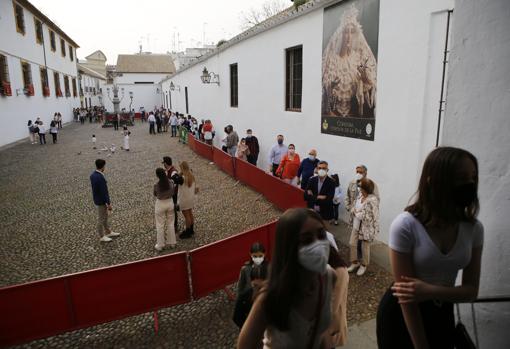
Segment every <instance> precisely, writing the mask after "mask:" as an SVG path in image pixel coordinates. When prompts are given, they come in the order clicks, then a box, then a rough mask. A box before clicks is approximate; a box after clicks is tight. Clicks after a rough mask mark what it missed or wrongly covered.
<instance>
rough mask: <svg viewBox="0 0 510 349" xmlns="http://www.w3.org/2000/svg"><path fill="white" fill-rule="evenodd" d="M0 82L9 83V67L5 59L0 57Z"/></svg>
mask: <svg viewBox="0 0 510 349" xmlns="http://www.w3.org/2000/svg"><path fill="white" fill-rule="evenodd" d="M0 80H1V81H2V83H4V82H5V83H9V82H10V81H11V80H10V79H9V66H8V65H7V57H5V56H4V55H0Z"/></svg>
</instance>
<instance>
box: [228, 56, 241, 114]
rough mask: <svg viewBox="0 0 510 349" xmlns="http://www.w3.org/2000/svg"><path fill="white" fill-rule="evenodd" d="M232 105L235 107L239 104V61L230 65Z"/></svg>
mask: <svg viewBox="0 0 510 349" xmlns="http://www.w3.org/2000/svg"><path fill="white" fill-rule="evenodd" d="M230 106H231V107H233V108H237V107H238V106H239V95H238V82H237V63H234V64H231V65H230Z"/></svg>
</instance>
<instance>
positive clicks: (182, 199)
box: [177, 161, 198, 239]
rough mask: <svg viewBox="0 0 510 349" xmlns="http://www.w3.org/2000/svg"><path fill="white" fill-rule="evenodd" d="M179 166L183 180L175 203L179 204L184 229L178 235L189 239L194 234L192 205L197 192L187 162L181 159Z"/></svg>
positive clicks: (193, 177)
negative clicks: (184, 224)
mask: <svg viewBox="0 0 510 349" xmlns="http://www.w3.org/2000/svg"><path fill="white" fill-rule="evenodd" d="M179 167H180V169H181V173H180V175H181V176H182V177H183V180H184V182H183V183H182V184H181V185H180V186H179V191H178V194H177V204H178V205H179V209H180V211H181V212H182V215H183V216H184V221H185V223H186V229H185V230H184V231H183V232H182V233H181V234H180V235H179V238H181V239H189V238H190V237H192V236H193V234H195V231H194V227H193V224H194V218H193V206H194V205H195V195H196V194H197V191H198V188H197V187H196V182H195V176H194V175H193V172H192V171H191V169H190V168H189V165H188V163H187V162H186V161H183V162H181V163H180V165H179Z"/></svg>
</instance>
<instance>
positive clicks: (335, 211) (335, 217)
mask: <svg viewBox="0 0 510 349" xmlns="http://www.w3.org/2000/svg"><path fill="white" fill-rule="evenodd" d="M339 206H340V204H333V219H334V220H335V221H337V220H338V207H339Z"/></svg>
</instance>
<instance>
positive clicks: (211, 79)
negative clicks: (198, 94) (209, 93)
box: [200, 67, 220, 86]
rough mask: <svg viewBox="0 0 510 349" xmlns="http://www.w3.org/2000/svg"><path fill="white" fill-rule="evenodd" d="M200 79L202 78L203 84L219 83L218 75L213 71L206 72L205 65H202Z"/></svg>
mask: <svg viewBox="0 0 510 349" xmlns="http://www.w3.org/2000/svg"><path fill="white" fill-rule="evenodd" d="M200 79H202V83H204V84H218V86H219V85H220V76H219V75H218V74H215V73H213V72H208V71H207V68H206V67H204V70H203V71H202V75H201V76H200Z"/></svg>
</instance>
